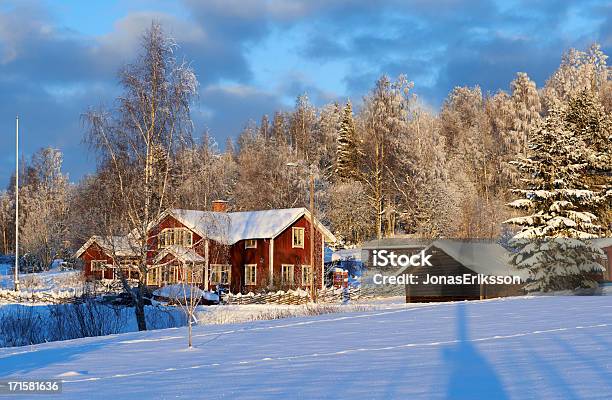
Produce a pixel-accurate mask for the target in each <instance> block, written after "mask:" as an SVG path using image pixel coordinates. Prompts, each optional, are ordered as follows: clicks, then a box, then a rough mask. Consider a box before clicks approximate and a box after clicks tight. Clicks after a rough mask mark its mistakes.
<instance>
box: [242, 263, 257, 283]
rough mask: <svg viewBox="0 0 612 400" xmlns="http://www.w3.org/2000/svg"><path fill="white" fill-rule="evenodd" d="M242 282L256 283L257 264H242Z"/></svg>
mask: <svg viewBox="0 0 612 400" xmlns="http://www.w3.org/2000/svg"><path fill="white" fill-rule="evenodd" d="M244 284H245V285H256V284H257V264H246V265H245V266H244Z"/></svg>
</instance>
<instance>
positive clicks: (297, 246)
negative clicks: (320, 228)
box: [291, 227, 306, 249]
mask: <svg viewBox="0 0 612 400" xmlns="http://www.w3.org/2000/svg"><path fill="white" fill-rule="evenodd" d="M296 232H300V234H299V235H301V239H302V240H301V242H302V243H301V244H299V243H298V244H295V238H296V236H295V234H296ZM305 232H306V228H299V227H294V228H291V247H292V248H294V249H303V248H304V242H305V237H306V234H305ZM298 238H300V236H298Z"/></svg>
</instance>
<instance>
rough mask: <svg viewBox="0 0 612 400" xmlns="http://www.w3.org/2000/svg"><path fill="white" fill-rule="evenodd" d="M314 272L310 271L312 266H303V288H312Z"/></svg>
mask: <svg viewBox="0 0 612 400" xmlns="http://www.w3.org/2000/svg"><path fill="white" fill-rule="evenodd" d="M311 277H312V270H311V269H310V265H302V286H310V285H311V279H310V278H311Z"/></svg>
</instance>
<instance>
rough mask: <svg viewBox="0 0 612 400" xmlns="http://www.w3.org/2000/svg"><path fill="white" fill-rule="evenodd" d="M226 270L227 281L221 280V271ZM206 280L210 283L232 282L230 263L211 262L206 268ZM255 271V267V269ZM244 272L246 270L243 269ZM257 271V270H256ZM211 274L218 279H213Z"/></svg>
mask: <svg viewBox="0 0 612 400" xmlns="http://www.w3.org/2000/svg"><path fill="white" fill-rule="evenodd" d="M224 270H225V272H227V275H226V276H227V282H223V272H224ZM208 271H209V272H208V280H209V283H210V284H211V285H218V284H221V285H229V284H231V283H232V265H231V264H211V265H210V267H209V270H208ZM256 271H257V269H256ZM245 272H246V270H245ZM256 273H257V272H256ZM213 275H215V276H218V277H219V279H214V280H213Z"/></svg>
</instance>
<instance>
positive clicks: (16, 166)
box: [15, 116, 19, 291]
mask: <svg viewBox="0 0 612 400" xmlns="http://www.w3.org/2000/svg"><path fill="white" fill-rule="evenodd" d="M15 291H19V116H17V117H16V118H15Z"/></svg>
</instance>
